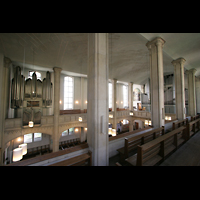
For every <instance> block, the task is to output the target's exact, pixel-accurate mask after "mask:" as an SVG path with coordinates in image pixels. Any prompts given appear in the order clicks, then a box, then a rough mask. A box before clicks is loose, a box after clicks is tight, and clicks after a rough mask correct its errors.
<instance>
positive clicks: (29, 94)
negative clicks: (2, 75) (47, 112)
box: [11, 66, 52, 126]
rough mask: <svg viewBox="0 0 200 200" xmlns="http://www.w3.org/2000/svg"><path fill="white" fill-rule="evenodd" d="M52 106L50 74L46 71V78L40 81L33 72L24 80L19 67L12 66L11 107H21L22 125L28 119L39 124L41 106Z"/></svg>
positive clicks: (26, 122) (16, 109)
mask: <svg viewBox="0 0 200 200" xmlns="http://www.w3.org/2000/svg"><path fill="white" fill-rule="evenodd" d="M51 106H52V83H51V74H50V72H49V71H47V72H46V78H44V79H43V81H41V80H40V79H37V75H36V73H35V72H34V73H33V74H32V77H31V78H28V79H26V80H25V77H24V76H23V75H21V67H19V66H17V67H15V68H14V78H13V79H12V85H11V108H14V109H15V112H16V113H17V112H18V110H19V109H20V110H21V109H23V126H27V125H28V124H29V121H33V122H34V124H40V122H41V116H42V108H49V107H51Z"/></svg>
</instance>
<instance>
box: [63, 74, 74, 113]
mask: <svg viewBox="0 0 200 200" xmlns="http://www.w3.org/2000/svg"><path fill="white" fill-rule="evenodd" d="M70 79H71V81H69V80H70ZM63 99H64V101H63V108H64V110H71V109H74V78H73V77H71V76H65V77H64V98H63Z"/></svg>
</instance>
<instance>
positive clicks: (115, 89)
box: [112, 79, 117, 131]
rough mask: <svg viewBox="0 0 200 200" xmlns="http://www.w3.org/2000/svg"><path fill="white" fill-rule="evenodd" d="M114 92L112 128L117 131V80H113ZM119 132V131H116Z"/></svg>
mask: <svg viewBox="0 0 200 200" xmlns="http://www.w3.org/2000/svg"><path fill="white" fill-rule="evenodd" d="M112 91H113V93H112V99H113V101H112V105H113V106H112V108H113V109H112V111H113V125H112V127H113V128H114V129H116V128H117V103H116V102H117V79H113V80H112ZM116 131H117V130H116Z"/></svg>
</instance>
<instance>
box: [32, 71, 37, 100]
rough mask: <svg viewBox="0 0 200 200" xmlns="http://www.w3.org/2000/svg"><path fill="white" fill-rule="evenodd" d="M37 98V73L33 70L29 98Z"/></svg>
mask: <svg viewBox="0 0 200 200" xmlns="http://www.w3.org/2000/svg"><path fill="white" fill-rule="evenodd" d="M36 98H37V75H36V73H35V72H34V73H33V75H32V84H31V99H36Z"/></svg>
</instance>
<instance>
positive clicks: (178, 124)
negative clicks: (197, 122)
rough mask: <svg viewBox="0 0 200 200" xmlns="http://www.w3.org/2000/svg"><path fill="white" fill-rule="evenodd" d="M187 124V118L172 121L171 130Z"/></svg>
mask: <svg viewBox="0 0 200 200" xmlns="http://www.w3.org/2000/svg"><path fill="white" fill-rule="evenodd" d="M187 124H188V119H187V118H186V119H183V120H179V121H177V122H173V124H172V130H175V129H176V128H179V127H181V126H185V127H186V125H187Z"/></svg>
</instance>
